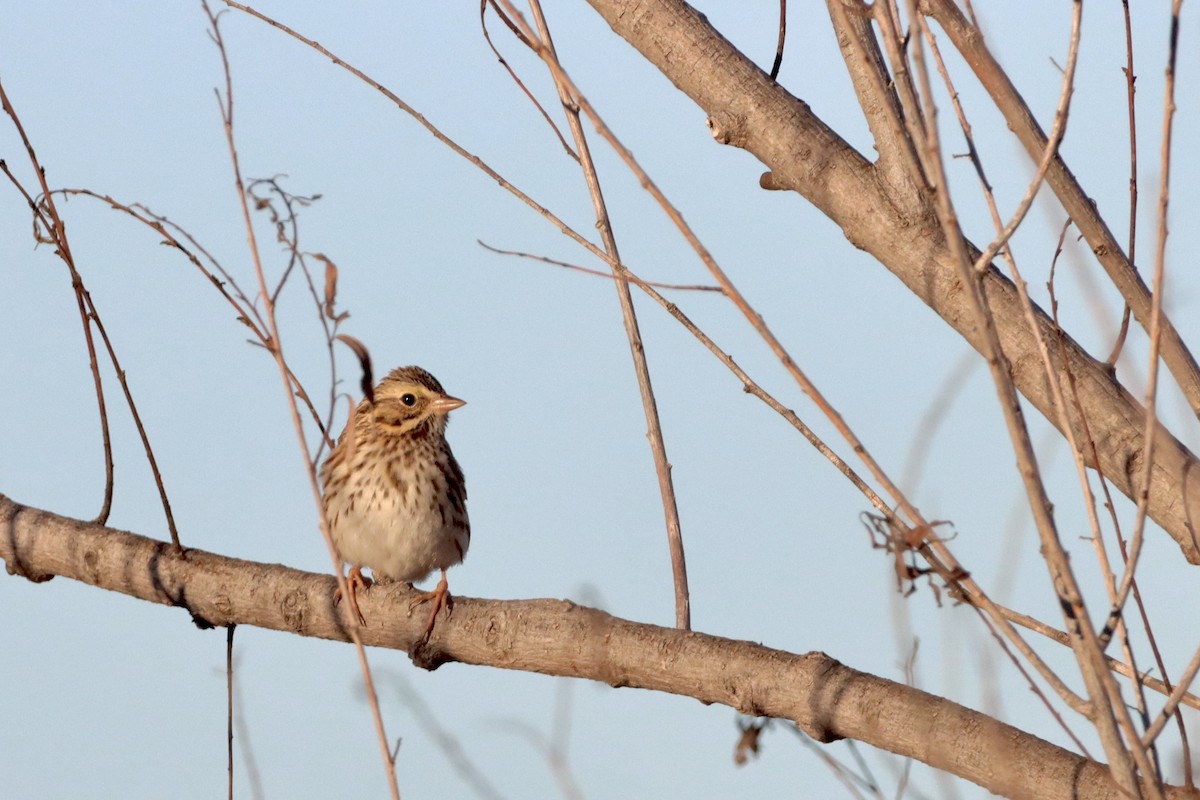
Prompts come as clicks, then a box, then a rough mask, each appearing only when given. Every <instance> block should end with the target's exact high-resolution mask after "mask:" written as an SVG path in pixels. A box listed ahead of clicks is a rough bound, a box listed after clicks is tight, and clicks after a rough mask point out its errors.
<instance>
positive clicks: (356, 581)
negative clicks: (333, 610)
mask: <svg viewBox="0 0 1200 800" xmlns="http://www.w3.org/2000/svg"><path fill="white" fill-rule="evenodd" d="M346 585H347V586H348V587H350V609H351V610H352V611H353V612H354V616H356V617H358V624H360V625H366V624H367V620H366V618H364V617H363V615H362V611H361V610H359V608H358V590H359V589H360V588H362V589H369V588H371V579H370V578H368V577H367V576H366V575H363V574H362V568H361V567H351V568H350V572H349V573H347V575H346ZM340 602H342V589H341V587H340V586H339V587H338V588H337V591H335V592H334V593H333V604H334V605H335V606H336V605H337V604H338V603H340Z"/></svg>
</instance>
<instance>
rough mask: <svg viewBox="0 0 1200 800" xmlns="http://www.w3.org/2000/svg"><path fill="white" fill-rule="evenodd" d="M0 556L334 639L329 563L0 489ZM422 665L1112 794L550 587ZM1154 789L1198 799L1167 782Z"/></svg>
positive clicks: (477, 623) (1063, 794) (843, 673)
mask: <svg viewBox="0 0 1200 800" xmlns="http://www.w3.org/2000/svg"><path fill="white" fill-rule="evenodd" d="M0 558H3V559H4V560H5V562H6V564H7V566H8V571H9V573H10V574H17V575H23V576H25V577H29V578H31V579H33V580H39V581H40V580H46V579H48V578H50V577H53V576H56V575H58V576H63V577H67V578H71V579H74V580H78V581H82V582H83V583H87V584H89V585H92V586H97V587H100V588H103V589H109V590H111V591H115V592H121V593H122V594H127V595H129V596H131V597H136V598H139V599H141V600H146V601H148V602H153V603H162V604H164V605H169V606H178V607H180V608H183V609H185V610H187V611H188V613H189V614H190V615H191V618H192V620H193V621H194V622H195V623H196V624H197V625H198V626H200V627H201V628H208V627H214V626H227V625H234V624H237V625H254V626H257V627H260V628H268V629H271V630H278V631H284V632H287V633H294V634H299V635H301V636H315V637H319V638H322V639H331V640H335V641H342V642H348V641H350V637H349V633H348V631H347V629H346V627H345V625H344V622H343V618H342V617H341V616H340V610H339V609H338V607H336V606H335V605H334V603H333V594H334V588H335V586H336V583H335V581H334V579H333V578H332V577H331V576H329V575H317V574H314V573H311V572H302V571H300V570H295V569H291V568H288V567H285V566H282V565H279V564H262V563H258V562H254V561H243V560H240V559H236V558H229V557H227V556H221V555H217V554H214V553H207V552H204V551H202V550H185V551H184V552H183V553H182V554H180V553H178V552H176V551H175V550H174V548H173V547H172V546H171V545H170V544H168V543H166V542H160V541H156V540H154V539H148V538H146V537H144V536H138V535H137V534H133V533H127V532H125V531H120V530H117V529H115V528H107V527H104V526H101V525H96V524H94V523H89V522H81V521H78V520H73V519H70V518H67V517H62V516H59V515H57V514H52V513H50V512H47V511H41V510H38V509H34V508H29V507H27V506H22V505H20V504H19V503H15V502H13V501H12V500H10V499H9V498H7V497H5V496H4V495H0ZM412 594H413V592H412V591H411V590H409V589H408V588H407V586H406V585H404V584H393V585H390V586H384V585H376V586H375V587H373V588H372V589H371V590H370V591H369V592H365V593H363V594H362V595H360V599H359V602H360V604H361V606H362V610H363V614H364V615H365V616H366V618H367V624H366V625H365V626H363V627H362V629H361V635H362V639H363V642H364V643H366V644H369V645H374V646H376V647H388V648H393V649H397V650H406V651H407V650H410V649H411V648H413V647H414V645H415V644H416V642H418V641H419V639H420V638H421V636H422V633H423V631H424V627H425V619H424V616H423V615H420V614H418V615H416V616H411V617H410V616H408V612H409V609H408V602H409V600H410V599H411V597H412ZM414 660H415V661H418V662H419V663H420V664H421V665H422V666H426V667H428V668H436V667H437V666H440V665H441V664H443V663H449V662H456V661H457V662H461V663H464V664H476V665H481V666H492V667H499V668H502V669H516V670H523V671H527V672H539V673H542V674H546V675H560V676H565V677H575V678H588V679H591V680H596V681H603V682H604V683H607V684H609V685H611V686H615V687H623V686H624V687H633V688H640V689H649V690H652V691H661V692H670V693H672V694H678V695H683V696H687V697H693V698H695V699H697V700H699V701H701V702H702V703H705V704H709V703H720V704H722V705H726V706H729V707H730V708H735V709H737V710H739V711H741V712H743V713H745V714H752V715H755V716H770V717H776V718H779V719H785V720H792V721H794V722H795V723H796V725H797V726H799V727H800V728H801V729H802V730H803V731H804V732H805V733H807V734H808V735H809V736H811V737H813V738H814V739H817V740H818V741H821V742H832V741H835V740H837V739H841V738H849V739H856V740H859V741H862V742H866V743H868V744H872V745H874V746H876V747H880V748H882V749H885V750H889V751H891V752H893V753H897V754H899V755H901V756H905V757H909V758H914V759H917V760H918V761H921V762H923V763H926V764H928V765H930V766H932V767H934V768H936V769H939V770H944V771H947V772H950V773H953V774H955V775H959V776H961V777H963V778H965V779H967V780H970V781H972V782H974V783H976V784H978V785H980V786H982V787H984V788H986V789H988V790H989V791H992V792H995V793H997V794H1001V795H1004V796H1007V797H1014V798H1042V799H1045V798H1064V800H1065V799H1066V798H1074V799H1076V800H1079V799H1083V798H1086V800H1093V799H1095V800H1101V799H1103V800H1107V799H1108V798H1113V800H1116V798H1119V797H1121V793H1120V791H1119V789H1118V788H1117V786H1116V785H1115V784H1114V783H1113V782H1112V780H1111V779H1110V777H1109V773H1108V770H1107V768H1106V767H1105V766H1104V765H1103V764H1099V763H1097V762H1094V761H1091V760H1088V759H1086V758H1083V757H1082V756H1079V755H1076V754H1074V753H1071V752H1069V751H1067V750H1064V749H1062V748H1060V747H1057V746H1056V745H1053V744H1050V743H1049V742H1046V741H1043V740H1041V739H1039V738H1037V737H1036V736H1032V735H1030V734H1027V733H1024V732H1023V731H1020V730H1018V729H1016V728H1013V727H1012V726H1009V725H1005V724H1004V723H1001V722H998V721H997V720H994V719H992V718H991V717H988V716H986V715H984V714H980V713H979V712H976V711H972V710H971V709H968V708H965V707H963V706H960V705H957V704H956V703H952V702H950V701H948V700H945V699H942V698H939V697H935V696H934V695H931V694H928V693H926V692H923V691H920V690H919V689H914V688H912V687H910V686H905V685H903V684H899V683H895V682H894V681H889V680H886V679H884V678H879V677H876V676H873V675H869V674H866V673H863V672H859V671H857V670H854V669H851V668H850V667H847V666H844V665H842V664H840V663H838V662H837V661H835V660H834V659H832V658H830V657H829V656H827V655H825V654H823V653H817V652H813V653H806V654H804V655H795V654H792V653H786V652H783V651H780V650H773V649H771V648H768V647H763V646H762V645H759V644H755V643H753V642H741V641H734V640H730V639H723V638H720V637H717V636H709V635H705V634H701V633H694V632H689V631H680V630H676V629H672V628H662V627H658V626H656V625H646V624H642V623H637V622H630V621H628V620H624V619H620V618H617V617H613V616H611V615H609V614H606V613H604V612H602V611H598V610H596V609H592V608H586V607H584V606H579V605H576V604H574V603H571V602H567V601H560V600H476V599H470V598H461V597H460V598H456V599H455V604H454V611H453V613H452V614H451V615H450V616H449V617H443V618H442V619H440V620H439V621H438V624H437V627H436V628H435V630H434V634H433V637H432V639H431V641H430V643H429V645H428V648H427V649H425V650H424V651H422V652H416V653H415V654H414ZM1168 797H1172V798H1184V797H1191V798H1195V797H1200V794H1197V793H1192V794H1188V793H1186V792H1184V791H1183V790H1182V789H1171V790H1170V791H1169V792H1168Z"/></svg>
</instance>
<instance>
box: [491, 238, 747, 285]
mask: <svg viewBox="0 0 1200 800" xmlns="http://www.w3.org/2000/svg"><path fill="white" fill-rule="evenodd" d="M475 241H476V243H477V244H478V245H479V246H480V247H482V248H483V249H484V250H490V251H491V252H493V253H496V254H498V255H502V256H518V257H520V258H528V259H531V260H533V261H541V262H542V263H543V264H553V265H554V266H556V267H564V268H566V269H573V270H575V271H576V272H582V273H583V274H585V275H595V276H596V277H598V278H608V279H609V280H614V281H629V280H631V278H630V277H629V276H628V275H622V274H613V273H612V272H601V271H600V270H598V269H588V268H587V267H581V266H579V265H578V264H568V263H567V262H566V261H558V260H557V259H553V258H547V257H546V256H539V255H535V254H533V253H523V252H521V251H520V250H501V249H500V248H499V247H492V246H491V245H490V244H488V243H487V242H484V241H480V240H479V239H476V240H475ZM623 271H624V272H628V271H629V267H628V266H626V267H625V269H624V270H623ZM641 283H642V284H644V285H646V286H653V287H654V288H655V289H667V290H674V291H686V292H720V293H722V294H724V290H723V289H722V288H721V287H720V286H706V285H704V284H684V283H659V282H658V281H642V282H641Z"/></svg>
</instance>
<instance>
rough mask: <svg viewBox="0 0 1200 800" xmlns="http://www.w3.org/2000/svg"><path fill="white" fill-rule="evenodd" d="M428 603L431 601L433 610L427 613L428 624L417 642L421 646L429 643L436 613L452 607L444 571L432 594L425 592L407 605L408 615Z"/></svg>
mask: <svg viewBox="0 0 1200 800" xmlns="http://www.w3.org/2000/svg"><path fill="white" fill-rule="evenodd" d="M429 601H433V608H432V610H431V611H430V613H429V622H428V624H426V626H425V633H424V634H422V635H421V638H420V640H419V641H420V642H421V643H422V644H423V643H425V642H428V641H429V635H430V634H431V633H433V624H434V623H435V622H436V621H437V615H438V612H439V611H441V610H442V609H443V608H445V609H446V611H447V612H449V611H450V610H451V608H452V607H453V605H454V598H453V597H452V596H451V594H450V585H449V584H448V583H446V570H442V579H441V580H440V581H438V585H437V586H435V587H434V589H433V591H432V592H426V593H425V594H422V595H420V596H419V597H415V598H413V600H412V602H410V603H409V604H408V611H409V613H410V614H411V613H412V610H413V609H414V608H416V607H417V606H419V605H421V604H422V603H425V602H429Z"/></svg>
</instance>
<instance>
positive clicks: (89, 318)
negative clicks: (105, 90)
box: [0, 83, 182, 549]
mask: <svg viewBox="0 0 1200 800" xmlns="http://www.w3.org/2000/svg"><path fill="white" fill-rule="evenodd" d="M0 105H2V106H3V108H4V111H5V113H7V114H8V116H9V118H11V119H12V121H13V125H14V127H16V129H17V132H18V133H19V134H20V137H21V141H22V142H23V143H24V144H25V151H26V153H27V154H28V156H29V160H30V163H31V165H32V166H33V169H34V172H35V173H36V174H37V177H38V182H39V183H40V184H41V188H42V194H41V200H40V201H35V200H34V199H33V197H32V196H30V194H29V192H28V191H26V190H25V188H24V187H23V186H21V184H20V182H19V181H18V180H17V179H16V176H14V175H13V174H12V172H10V171H9V169H8V165H7V164H5V163H4V162H3V161H0V171H3V172H4V174H5V175H6V176H8V179H9V180H10V181H12V183H13V185H14V186H16V187H17V189H18V190H19V191H20V192H21V194H22V195H23V196H24V197H25V200H26V202H27V203H29V207H30V209H31V210H32V211H33V214H34V230H35V236H37V237H38V240H39V241H43V239H42V236H41V235H40V234H38V228H39V226H41V230H42V231H44V235H45V237H46V238H45V239H44V241H46V242H48V243H50V244H53V245H54V252H55V254H56V255H57V256H58V257H59V258H61V259H62V261H63V263H64V264H66V266H67V270H68V271H69V272H70V274H71V287H72V289H73V290H74V293H75V302H76V306H77V307H78V310H79V314H80V320H81V322H82V323H83V334H84V340H85V341H86V344H87V350H88V363H89V365H90V366H91V370H92V381H93V385H94V388H95V393H96V403H97V405H98V407H99V411H100V431H101V438H102V439H103V442H104V472H105V483H104V501H103V503H102V505H101V508H100V513H99V514H98V515H97V516H96V521H97V522H99V523H101V524H103V523H104V522H106V521H107V520H108V515H109V512H110V511H111V509H112V498H113V485H114V465H113V453H112V435H111V432H110V430H109V423H108V409H107V403H106V402H105V398H104V386H103V383H102V381H101V379H100V369H99V364H98V363H97V359H96V344H95V341H94V339H93V338H92V325H95V326H96V330H97V331H98V332H99V334H100V337H101V339H102V340H103V342H104V347H105V350H106V351H107V353H108V358H109V361H110V362H111V363H112V366H113V370H114V371H115V372H116V375H117V382H118V383H120V384H121V390H122V392H123V393H124V395H125V402H126V404H127V405H128V406H129V413H130V416H132V417H133V422H134V425H135V426H136V427H137V431H138V436H139V437H140V438H141V440H142V449H143V451H144V452H145V454H146V461H147V462H148V463H149V465H150V472H151V474H152V475H153V476H154V483H155V486H156V487H157V488H158V497H159V502H160V503H161V504H162V507H163V514H164V515H165V516H166V520H167V530H168V532H169V533H170V537H171V543H172V544H174V545H175V547H176V549H180V548H182V545H181V544H180V542H179V531H178V529H177V528H176V527H175V515H174V514H172V513H171V501H170V500H169V499H168V497H167V490H166V487H165V486H164V484H163V479H162V473H161V472H160V471H159V469H158V460H157V459H156V458H155V457H154V448H152V447H151V446H150V437H149V436H148V435H147V434H146V428H145V426H144V425H143V424H142V416H141V414H139V413H138V410H137V404H136V403H135V402H134V400H133V393H132V391H130V389H129V383H128V381H127V379H126V375H125V370H123V369H122V368H121V364H120V361H119V360H118V359H117V353H116V350H115V349H114V348H113V345H112V341H111V340H110V339H109V338H108V331H107V330H106V329H105V327H104V321H103V320H102V319H101V318H100V312H99V311H98V310H97V309H96V304H95V303H94V302H93V300H92V296H91V293H90V292H89V291H88V290H87V287H86V286H85V285H84V283H83V277H82V276H81V275H80V274H79V271H78V269H76V266H75V257H74V256H73V255H72V253H71V245H70V242H69V241H68V240H67V229H66V225H65V224H64V223H63V220H62V217H60V216H59V214H58V207H57V205H56V204H55V202H54V192H52V191H51V190H50V186H49V184H48V183H47V181H46V170H45V168H44V167H43V166H42V164H41V162H39V161H38V157H37V154H36V153H35V152H34V149H33V144H32V142H30V140H29V138H28V136H27V135H26V134H25V128H24V126H23V125H22V124H21V120H20V118H19V117H18V116H17V112H16V110H15V109H14V108H13V106H12V104H11V103H10V102H9V100H8V95H7V94H6V93H5V91H4V85H3V83H0Z"/></svg>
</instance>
